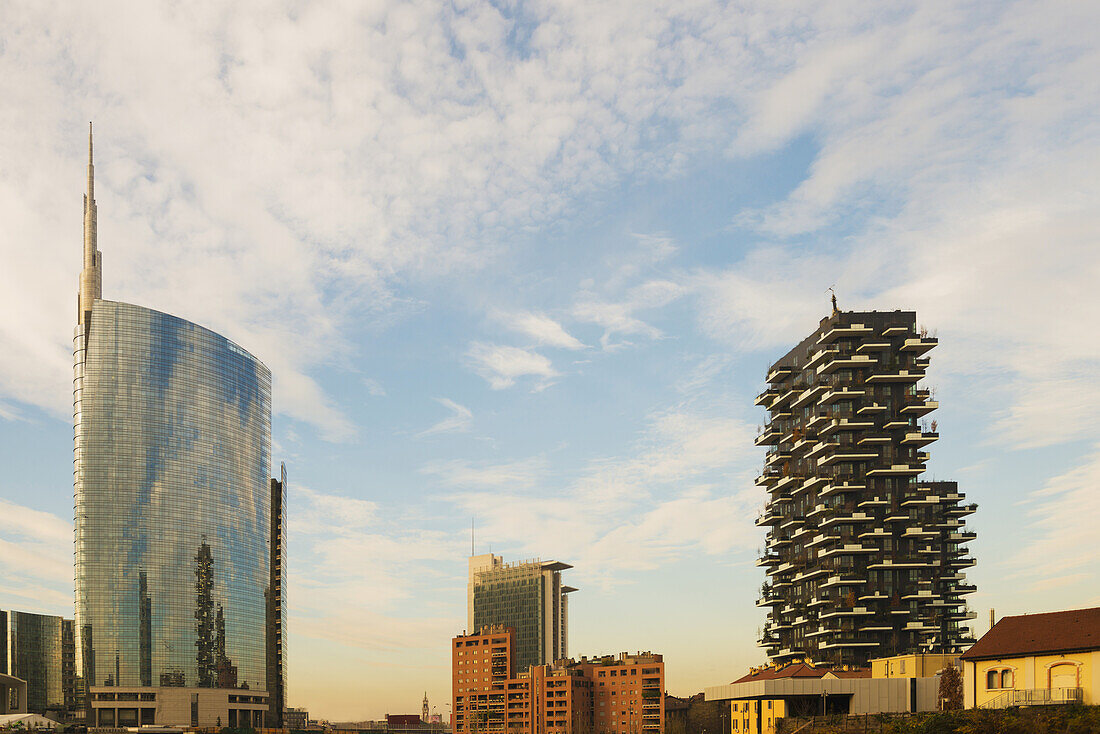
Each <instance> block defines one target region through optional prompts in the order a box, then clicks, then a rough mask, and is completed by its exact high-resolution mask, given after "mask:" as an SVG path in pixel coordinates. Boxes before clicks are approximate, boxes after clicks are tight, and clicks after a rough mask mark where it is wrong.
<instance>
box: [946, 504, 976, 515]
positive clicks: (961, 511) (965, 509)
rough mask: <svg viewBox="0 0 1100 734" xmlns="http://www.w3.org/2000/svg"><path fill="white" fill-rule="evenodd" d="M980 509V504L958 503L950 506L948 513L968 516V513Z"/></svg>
mask: <svg viewBox="0 0 1100 734" xmlns="http://www.w3.org/2000/svg"><path fill="white" fill-rule="evenodd" d="M977 511H978V505H977V504H975V503H973V502H971V503H970V504H968V505H956V506H955V507H948V508H947V514H948V515H954V516H955V517H966V516H967V515H973V514H974V513H975V512H977Z"/></svg>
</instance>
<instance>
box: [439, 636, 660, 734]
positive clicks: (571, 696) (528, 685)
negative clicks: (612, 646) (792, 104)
mask: <svg viewBox="0 0 1100 734" xmlns="http://www.w3.org/2000/svg"><path fill="white" fill-rule="evenodd" d="M451 674H452V681H451V690H452V698H453V701H452V705H453V707H454V708H453V709H452V711H453V712H454V720H453V731H454V734H663V732H664V721H665V711H664V689H665V664H664V662H663V661H662V659H661V656H660V655H654V654H651V653H648V652H647V653H639V654H637V655H628V654H626V653H621V654H620V655H619V656H618V657H613V656H605V657H600V658H587V657H582V658H581V659H580V660H579V661H577V660H572V659H566V660H559V661H557V662H554V663H552V664H549V665H534V666H532V667H531V668H530V669H529V670H527V671H525V672H522V673H519V674H518V675H517V673H516V670H515V632H514V630H512V628H510V627H483V628H482V629H481V631H480V632H479V633H477V634H471V635H460V636H458V637H455V638H454V639H453V640H452V641H451Z"/></svg>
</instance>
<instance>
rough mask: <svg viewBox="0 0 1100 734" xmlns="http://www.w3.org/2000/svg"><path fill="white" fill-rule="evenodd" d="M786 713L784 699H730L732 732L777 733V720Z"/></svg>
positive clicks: (745, 733) (752, 733) (751, 733)
mask: <svg viewBox="0 0 1100 734" xmlns="http://www.w3.org/2000/svg"><path fill="white" fill-rule="evenodd" d="M786 715H787V708H786V703H785V702H784V701H783V700H782V699H776V700H765V701H753V700H749V701H730V734H775V727H776V722H777V721H778V720H779V719H781V718H783V717H784V716H786Z"/></svg>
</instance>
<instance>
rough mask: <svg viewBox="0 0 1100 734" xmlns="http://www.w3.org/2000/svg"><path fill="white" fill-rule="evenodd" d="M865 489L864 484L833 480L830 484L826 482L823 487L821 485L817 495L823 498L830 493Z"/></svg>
mask: <svg viewBox="0 0 1100 734" xmlns="http://www.w3.org/2000/svg"><path fill="white" fill-rule="evenodd" d="M865 489H867V485H866V484H852V483H850V482H848V481H847V480H843V481H834V482H832V483H830V484H826V485H825V486H824V487H822V489H821V491H820V492H818V495H817V496H818V497H821V498H825V497H828V496H829V495H831V494H838V493H841V492H862V491H863V490H865Z"/></svg>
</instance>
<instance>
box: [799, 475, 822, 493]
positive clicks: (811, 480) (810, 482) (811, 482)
mask: <svg viewBox="0 0 1100 734" xmlns="http://www.w3.org/2000/svg"><path fill="white" fill-rule="evenodd" d="M828 483H829V478H828V477H806V481H804V482H802V486H801V487H799V488H798V491H799V492H808V491H809V490H811V489H814V488H815V487H818V486H823V485H826V484H828Z"/></svg>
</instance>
